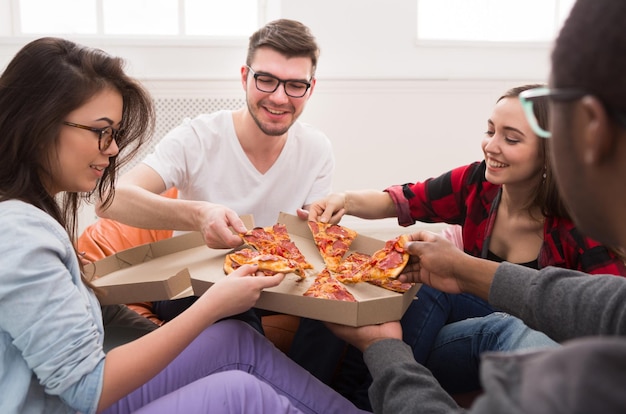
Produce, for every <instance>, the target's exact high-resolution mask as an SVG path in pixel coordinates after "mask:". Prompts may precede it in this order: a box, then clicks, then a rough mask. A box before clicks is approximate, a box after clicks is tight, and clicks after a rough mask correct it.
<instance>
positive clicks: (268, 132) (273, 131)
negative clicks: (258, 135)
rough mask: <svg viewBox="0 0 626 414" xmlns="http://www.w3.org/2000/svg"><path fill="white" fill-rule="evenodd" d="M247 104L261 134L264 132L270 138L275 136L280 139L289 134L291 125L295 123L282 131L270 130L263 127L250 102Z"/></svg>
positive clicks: (282, 128)
mask: <svg viewBox="0 0 626 414" xmlns="http://www.w3.org/2000/svg"><path fill="white" fill-rule="evenodd" d="M246 104H247V105H248V112H249V113H250V116H251V117H252V119H254V122H255V123H256V125H257V126H258V127H259V129H260V130H261V132H263V133H264V134H265V135H269V136H273V137H278V136H281V135H284V134H286V133H287V131H289V128H291V125H293V122H292V123H291V124H289V125H287V126H286V127H281V129H269V128H267V127H266V126H265V125H263V123H261V121H260V120H259V118H258V117H257V116H256V113H255V112H254V111H253V110H252V109H253V108H252V105H250V102H249V101H248V102H246ZM294 122H295V120H294Z"/></svg>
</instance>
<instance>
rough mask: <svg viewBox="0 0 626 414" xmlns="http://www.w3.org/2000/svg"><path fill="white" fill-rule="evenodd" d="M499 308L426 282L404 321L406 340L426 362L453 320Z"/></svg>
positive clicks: (480, 314) (460, 319)
mask: <svg viewBox="0 0 626 414" xmlns="http://www.w3.org/2000/svg"><path fill="white" fill-rule="evenodd" d="M494 311H495V309H494V308H492V307H491V306H490V305H489V304H488V303H487V302H485V301H484V300H482V299H480V298H478V297H476V296H473V295H470V294H467V293H463V294H459V295H453V294H450V293H444V292H441V291H439V290H437V289H434V288H432V287H430V286H426V285H422V287H420V290H419V291H418V292H417V299H416V300H414V301H413V302H411V304H410V305H409V307H408V309H407V311H406V312H405V314H404V316H403V317H402V319H401V321H400V323H401V324H402V332H403V339H404V342H406V343H407V344H409V346H410V347H411V348H412V349H413V355H414V356H415V360H416V361H417V362H419V363H420V364H422V365H423V364H425V363H426V360H427V359H428V355H429V354H430V350H431V348H432V347H433V344H434V343H435V338H437V335H439V331H441V329H442V328H443V327H444V326H446V325H447V324H449V323H453V322H458V321H462V320H464V319H467V318H476V317H480V316H486V315H489V314H490V313H493V312H494Z"/></svg>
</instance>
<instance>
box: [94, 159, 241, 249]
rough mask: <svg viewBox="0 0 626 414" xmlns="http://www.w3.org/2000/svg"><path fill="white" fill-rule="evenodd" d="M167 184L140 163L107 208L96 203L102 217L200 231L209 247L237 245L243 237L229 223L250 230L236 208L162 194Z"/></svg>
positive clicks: (132, 224)
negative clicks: (233, 231)
mask: <svg viewBox="0 0 626 414" xmlns="http://www.w3.org/2000/svg"><path fill="white" fill-rule="evenodd" d="M163 191H165V183H164V182H163V180H162V179H161V176H160V175H159V174H158V173H157V172H156V171H154V170H153V169H152V168H150V167H148V166H147V165H145V164H138V165H137V166H135V167H134V168H133V169H132V170H130V171H129V172H128V173H126V174H125V175H124V176H122V177H121V178H120V180H119V184H118V185H117V187H116V189H115V197H114V199H113V202H112V203H111V205H110V206H108V207H107V208H106V209H104V206H102V205H101V204H99V205H97V206H96V213H97V214H98V216H100V217H104V218H110V219H114V220H117V221H120V222H122V223H125V224H128V225H130V226H135V227H140V228H147V229H171V230H182V231H200V232H201V233H202V234H203V236H204V240H205V241H206V243H207V245H208V246H209V247H214V248H224V247H235V246H238V245H240V244H241V238H240V237H238V236H237V235H234V234H233V233H232V232H231V231H230V229H229V228H228V227H229V226H232V228H233V229H234V230H235V231H237V232H239V233H243V232H245V231H246V230H247V229H246V227H245V226H244V224H243V222H242V221H241V219H240V218H239V216H238V215H237V213H235V212H234V211H233V210H231V209H229V208H227V207H224V206H222V205H219V204H214V203H209V202H206V201H191V200H180V199H171V198H168V197H162V196H161V195H160V194H161V193H162V192H163Z"/></svg>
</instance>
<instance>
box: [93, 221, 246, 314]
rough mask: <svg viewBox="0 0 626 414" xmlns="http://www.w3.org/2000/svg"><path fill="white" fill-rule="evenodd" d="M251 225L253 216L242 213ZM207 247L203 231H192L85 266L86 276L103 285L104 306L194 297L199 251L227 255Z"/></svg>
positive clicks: (95, 283) (225, 250)
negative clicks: (193, 280)
mask: <svg viewBox="0 0 626 414" xmlns="http://www.w3.org/2000/svg"><path fill="white" fill-rule="evenodd" d="M241 219H242V221H243V222H244V224H245V225H246V227H248V228H252V227H253V226H254V218H253V217H252V216H251V215H245V216H241ZM227 251H228V250H227V249H224V250H211V249H209V248H208V247H206V244H205V243H204V239H203V238H202V235H201V234H200V233H199V232H189V233H185V234H182V235H179V236H174V237H171V238H169V239H165V240H161V241H158V242H154V243H148V244H143V245H140V246H136V247H132V248H130V249H126V250H122V251H120V252H117V253H116V254H113V255H111V256H108V257H105V258H104V259H101V260H98V261H96V262H93V263H91V264H89V265H87V266H86V267H85V276H86V277H87V279H88V280H90V281H91V283H92V284H93V285H94V286H96V287H98V288H100V289H101V290H102V291H103V293H104V295H102V297H101V298H100V303H102V304H103V305H112V304H118V303H135V302H150V301H157V300H169V299H179V298H184V297H188V296H193V294H194V292H193V289H192V287H191V278H190V274H189V265H190V264H192V265H193V263H194V262H195V261H196V256H197V254H200V255H201V256H203V257H204V255H205V254H207V253H209V254H211V255H224V254H226V252H227Z"/></svg>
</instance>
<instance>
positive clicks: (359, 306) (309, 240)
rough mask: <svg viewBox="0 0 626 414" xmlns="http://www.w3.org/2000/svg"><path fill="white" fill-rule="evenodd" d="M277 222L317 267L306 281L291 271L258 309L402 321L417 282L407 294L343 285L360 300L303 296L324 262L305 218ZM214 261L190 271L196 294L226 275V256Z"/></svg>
mask: <svg viewBox="0 0 626 414" xmlns="http://www.w3.org/2000/svg"><path fill="white" fill-rule="evenodd" d="M277 222H278V223H282V224H284V225H285V226H286V227H287V231H288V232H289V235H290V238H291V240H292V241H293V242H294V243H295V244H296V246H297V247H298V249H300V251H301V252H302V254H303V255H304V256H305V257H306V259H307V261H309V262H310V263H311V264H312V265H313V267H314V269H309V270H307V271H306V272H307V275H308V276H307V277H306V279H304V280H303V279H301V278H300V277H299V276H297V275H295V274H288V275H287V276H286V277H285V279H284V280H283V282H282V283H281V284H280V285H278V286H276V287H273V288H270V289H266V290H264V291H263V292H262V294H261V297H260V298H259V300H258V302H257V304H256V307H257V308H260V309H265V310H269V311H275V312H280V313H287V314H291V315H296V316H304V317H307V318H311V319H318V320H322V321H327V322H335V323H340V324H344V325H350V326H362V325H369V324H373V323H382V322H388V321H391V320H399V319H400V318H401V317H402V315H403V314H404V312H405V311H406V309H407V308H408V306H409V305H410V303H411V301H412V300H413V299H414V298H415V294H416V293H417V291H418V289H419V285H417V284H416V285H414V286H413V287H412V288H411V289H410V290H409V291H407V292H406V293H404V294H400V293H396V292H392V291H389V290H386V289H382V288H380V287H377V286H374V285H371V284H369V283H357V284H345V285H344V286H346V288H347V289H348V290H349V291H350V293H352V295H353V296H354V297H355V299H356V300H357V302H344V301H337V300H330V299H319V298H311V297H307V296H302V294H303V293H304V292H305V291H306V290H307V289H308V288H309V286H310V285H311V284H312V283H313V281H314V279H315V275H316V274H317V273H318V272H319V271H321V270H322V269H324V261H323V259H322V257H321V255H320V253H319V251H318V249H317V246H316V245H315V242H314V241H313V235H312V234H311V230H310V229H309V226H308V224H307V222H306V221H304V220H301V219H299V218H298V217H296V216H294V215H291V214H287V213H280V215H279V217H278V220H277ZM385 242H386V240H378V239H374V238H371V237H367V236H362V235H358V236H357V238H356V239H355V240H354V242H353V243H352V245H351V246H350V252H353V251H358V252H361V253H366V254H372V253H374V252H375V251H377V250H379V249H380V248H382V247H383V246H384V245H385ZM348 254H349V253H348ZM346 256H347V255H346ZM211 263H212V266H211V267H212V269H213V271H207V272H201V273H200V272H198V273H196V272H191V284H192V286H193V290H194V293H195V294H197V295H200V294H202V293H203V292H205V291H206V290H207V289H209V288H210V287H211V285H212V284H213V283H215V282H216V281H218V280H219V279H220V278H222V277H225V276H224V274H223V272H220V271H219V269H221V267H222V266H223V263H224V257H223V256H221V257H218V258H214V259H213V261H212V262H211Z"/></svg>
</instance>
